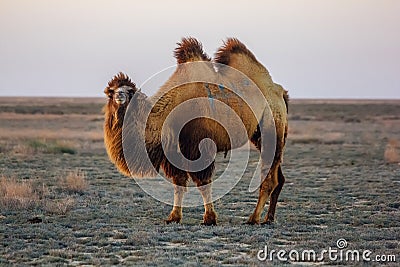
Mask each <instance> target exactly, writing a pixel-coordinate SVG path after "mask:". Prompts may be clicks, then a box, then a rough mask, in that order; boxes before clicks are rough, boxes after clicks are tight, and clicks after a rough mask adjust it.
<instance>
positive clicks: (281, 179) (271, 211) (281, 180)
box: [262, 165, 285, 224]
mask: <svg viewBox="0 0 400 267" xmlns="http://www.w3.org/2000/svg"><path fill="white" fill-rule="evenodd" d="M284 184H285V176H283V173H282V167H281V166H280V165H279V167H278V186H277V187H276V188H275V190H274V191H273V192H272V194H271V199H270V202H269V208H268V212H267V216H266V217H265V220H264V222H263V223H262V224H271V223H273V222H274V220H275V210H276V204H277V203H278V197H279V194H280V193H281V190H282V187H283V185H284Z"/></svg>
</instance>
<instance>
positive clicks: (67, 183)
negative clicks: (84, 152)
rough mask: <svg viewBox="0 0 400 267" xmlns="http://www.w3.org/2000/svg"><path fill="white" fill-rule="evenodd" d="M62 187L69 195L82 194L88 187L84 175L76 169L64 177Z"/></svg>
mask: <svg viewBox="0 0 400 267" xmlns="http://www.w3.org/2000/svg"><path fill="white" fill-rule="evenodd" d="M62 186H63V188H65V189H66V190H67V191H68V192H70V193H80V194H82V193H83V192H84V191H85V190H86V189H87V188H88V186H89V184H88V182H87V181H86V173H85V172H83V171H80V170H78V169H77V170H75V171H71V172H69V173H68V174H67V176H66V177H65V179H64V181H63V184H62Z"/></svg>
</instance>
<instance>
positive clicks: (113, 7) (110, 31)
mask: <svg viewBox="0 0 400 267" xmlns="http://www.w3.org/2000/svg"><path fill="white" fill-rule="evenodd" d="M184 36H193V37H196V38H198V39H199V40H200V41H201V42H202V43H203V45H204V48H205V50H206V51H207V52H208V53H209V55H213V53H214V52H215V50H216V49H217V48H218V47H219V46H220V45H221V44H222V40H223V39H225V38H226V37H237V38H239V39H240V40H241V41H242V42H243V43H245V44H246V45H247V47H248V48H249V49H250V50H251V51H252V52H253V53H254V54H255V55H256V57H257V58H258V59H259V60H260V61H261V62H262V63H263V64H264V65H265V66H266V67H267V68H268V70H269V71H270V73H271V75H272V78H273V80H274V81H275V82H277V83H280V84H282V85H283V86H284V87H285V88H286V89H288V90H289V94H290V96H291V97H293V98H386V99H394V98H395V99H400V1H398V0H283V1H282V0H279V1H278V0H276V1H261V0H260V1H246V2H245V1H224V3H220V2H218V1H211V0H202V1H178V0H175V1H154V0H142V1H128V0H114V1H111V0H110V1H104V0H103V1H101V0H82V1H78V0H69V1H56V0H25V1H23V0H0V96H95V97H96V96H103V89H104V87H105V86H106V84H107V82H108V80H109V79H110V78H111V77H112V76H113V75H114V74H116V73H117V72H119V71H123V72H126V73H127V74H128V75H130V76H131V78H132V79H133V80H134V81H135V82H136V84H138V85H140V84H141V83H143V82H144V81H145V80H146V79H147V78H149V77H150V76H152V75H153V74H155V73H157V72H159V71H160V70H162V69H164V68H166V67H169V66H171V65H173V64H175V60H174V58H173V57H172V51H173V49H174V48H175V46H176V42H178V41H179V40H180V39H181V38H182V37H184ZM155 90H157V88H154V90H153V92H146V93H148V94H152V93H154V91H155Z"/></svg>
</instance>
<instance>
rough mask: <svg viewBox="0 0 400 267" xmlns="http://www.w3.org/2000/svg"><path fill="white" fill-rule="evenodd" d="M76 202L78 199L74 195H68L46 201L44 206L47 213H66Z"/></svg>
mask: <svg viewBox="0 0 400 267" xmlns="http://www.w3.org/2000/svg"><path fill="white" fill-rule="evenodd" d="M75 204H76V200H75V199H74V198H72V197H66V198H63V199H56V200H52V201H47V202H45V203H44V205H43V208H44V210H45V211H46V212H47V213H50V214H58V215H65V214H67V213H68V212H69V211H70V210H72V209H73V207H74V206H75Z"/></svg>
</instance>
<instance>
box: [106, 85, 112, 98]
mask: <svg viewBox="0 0 400 267" xmlns="http://www.w3.org/2000/svg"><path fill="white" fill-rule="evenodd" d="M104 93H105V94H106V95H107V96H108V97H109V98H112V96H113V94H114V89H111V88H110V87H106V89H104Z"/></svg>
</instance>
